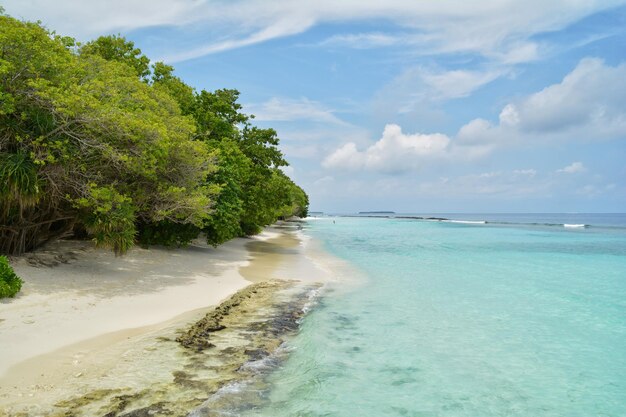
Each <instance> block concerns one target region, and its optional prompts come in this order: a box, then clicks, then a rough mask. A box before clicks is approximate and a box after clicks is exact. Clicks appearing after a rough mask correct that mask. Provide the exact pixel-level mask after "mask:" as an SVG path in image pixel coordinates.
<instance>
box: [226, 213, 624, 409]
mask: <svg viewBox="0 0 626 417" xmlns="http://www.w3.org/2000/svg"><path fill="white" fill-rule="evenodd" d="M403 217H440V218H446V219H449V220H452V221H429V220H419V219H415V218H358V217H332V218H331V217H326V218H319V219H310V220H308V221H307V223H306V226H305V227H304V230H303V231H302V233H303V234H304V235H305V236H309V237H311V238H312V239H314V240H315V241H316V242H320V244H321V245H322V246H323V248H324V249H325V250H326V251H328V252H329V253H332V254H333V255H334V256H337V257H339V258H341V259H343V260H344V261H345V262H347V263H348V264H349V265H350V266H351V268H353V269H354V271H355V275H358V277H359V278H358V282H356V283H354V282H351V283H350V284H345V285H344V284H342V282H336V283H334V284H331V285H329V287H328V288H327V289H326V291H324V294H323V296H322V297H321V298H320V299H319V301H318V304H317V305H316V306H315V308H313V309H312V311H311V312H310V313H309V314H308V315H307V316H306V317H305V318H304V319H303V321H302V323H301V328H300V330H299V332H298V334H297V335H296V336H295V337H294V338H293V339H290V340H289V341H288V342H287V343H286V346H285V349H286V350H288V351H289V354H288V355H287V359H286V360H284V361H283V362H281V363H280V365H278V366H277V367H276V368H275V370H274V371H273V372H271V373H270V374H269V376H268V377H267V387H269V388H267V389H265V390H264V392H263V393H261V395H262V397H263V402H262V403H260V404H256V405H255V406H254V407H253V408H252V409H249V410H246V411H239V412H238V413H237V415H243V416H248V417H252V416H254V417H261V416H263V417H282V416H285V417H287V416H289V417H295V416H306V417H314V416H315V417H318V416H336V417H344V416H345V417H368V416H372V417H383V416H420V417H426V416H428V417H435V416H437V417H460V416H464V417H481V416H507V417H514V416H520V417H521V416H523V417H535V416H567V417H591V416H615V417H617V416H626V215H624V214H616V215H609V214H607V215H597V214H594V215H585V214H562V215H559V214H537V215H528V214H525V215H511V214H509V215H503V214H492V215H489V214H487V215H477V214H472V215H459V214H449V215H406V216H403Z"/></svg>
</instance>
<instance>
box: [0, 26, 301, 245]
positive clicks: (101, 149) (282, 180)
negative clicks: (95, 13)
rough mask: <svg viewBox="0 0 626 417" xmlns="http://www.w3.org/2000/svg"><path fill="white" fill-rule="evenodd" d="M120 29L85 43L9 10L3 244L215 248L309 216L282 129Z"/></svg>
mask: <svg viewBox="0 0 626 417" xmlns="http://www.w3.org/2000/svg"><path fill="white" fill-rule="evenodd" d="M238 98H239V92H238V91H237V90H228V89H222V90H217V91H215V92H208V91H204V90H203V91H201V92H199V93H197V92H195V91H194V89H193V88H192V87H190V86H189V85H187V84H185V83H184V82H183V81H182V80H181V79H180V78H178V77H176V76H175V75H174V68H173V67H171V66H169V65H166V64H164V63H161V62H156V63H154V64H153V65H152V66H150V60H149V59H148V58H147V57H146V56H145V55H143V54H142V53H141V51H140V50H139V49H138V48H136V47H135V45H134V44H133V42H131V41H128V40H126V39H125V38H123V37H121V36H103V37H100V38H98V39H96V40H94V41H92V42H89V43H87V44H85V45H82V46H81V45H79V44H77V43H76V42H75V41H74V40H73V39H71V38H67V37H62V36H59V35H56V34H55V33H53V32H49V31H48V30H46V29H45V28H43V27H42V26H41V25H40V24H38V23H29V22H22V21H19V20H16V19H13V18H11V17H9V16H6V15H2V14H0V180H1V183H0V242H1V243H0V252H4V253H22V252H24V251H26V250H30V249H32V248H34V247H36V246H37V245H40V244H41V243H43V242H45V241H46V240H49V239H53V238H56V237H59V236H67V235H70V234H71V233H72V232H73V231H84V230H86V231H87V232H88V233H89V234H90V236H91V237H92V238H93V239H94V241H95V242H96V244H98V245H102V246H107V247H110V248H112V249H113V251H114V252H115V253H116V254H122V253H124V252H126V251H127V250H128V249H129V248H130V247H131V246H132V245H133V244H134V242H135V239H136V238H138V239H139V240H140V241H141V242H143V243H146V244H164V245H169V246H180V245H185V244H187V243H188V242H190V241H191V239H193V238H194V237H196V236H197V234H198V232H199V231H200V230H202V231H204V232H205V233H206V234H207V240H208V242H209V243H211V244H214V245H217V244H219V243H222V242H224V241H226V240H228V239H231V238H233V237H235V236H241V235H243V234H250V233H256V232H258V231H259V230H260V228H261V227H263V226H265V225H267V224H270V223H272V222H274V221H275V220H276V219H278V218H280V217H288V216H290V215H294V214H295V215H302V214H303V213H306V206H307V205H308V200H307V197H306V194H304V192H303V191H302V190H301V189H300V188H299V187H297V186H296V185H295V184H294V183H293V182H292V181H291V180H289V179H288V178H287V177H286V176H284V174H282V172H280V171H278V168H279V167H281V166H285V165H287V162H286V161H285V160H284V158H283V155H282V153H281V152H280V150H279V149H278V144H279V140H278V136H277V133H276V131H274V130H273V129H261V128H258V127H255V126H253V125H252V124H251V121H252V120H253V116H250V115H246V114H244V113H243V112H242V106H241V105H240V104H239V103H238V102H237V100H238Z"/></svg>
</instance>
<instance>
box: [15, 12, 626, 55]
mask: <svg viewBox="0 0 626 417" xmlns="http://www.w3.org/2000/svg"><path fill="white" fill-rule="evenodd" d="M3 3H4V6H5V8H6V9H7V12H8V13H11V14H12V15H14V16H17V17H23V18H27V19H31V20H38V19H41V20H43V21H44V22H45V23H46V24H48V25H50V27H52V28H54V29H56V30H58V31H59V32H61V33H63V34H70V35H72V36H77V37H79V38H80V39H83V40H84V39H86V38H90V37H93V36H94V35H98V34H101V33H113V32H117V31H131V30H134V29H141V28H146V27H154V26H172V27H181V26H185V25H190V24H193V25H194V27H195V29H196V31H197V30H200V28H208V29H207V30H214V32H212V33H213V34H214V35H215V36H211V38H210V40H207V42H206V44H205V45H203V46H201V47H197V48H191V49H190V50H188V51H184V52H182V53H176V54H174V55H171V56H170V59H171V60H172V61H180V60H185V59H191V58H194V57H198V56H202V55H205V54H210V53H215V52H219V51H223V50H226V49H232V48H238V47H241V46H245V45H251V44H254V43H259V42H264V41H267V40H271V39H276V38H280V37H284V36H290V35H294V34H297V33H301V32H304V31H306V30H308V29H309V28H311V27H312V26H314V25H317V24H323V23H337V22H358V21H371V20H374V19H375V20H386V21H389V22H392V23H395V24H396V25H397V26H400V27H402V28H403V30H404V31H406V32H407V33H408V34H410V36H411V39H410V42H411V44H412V45H413V47H414V50H416V51H423V53H426V54H432V53H454V52H471V53H478V54H481V55H484V56H491V57H495V58H498V57H500V59H501V60H502V61H503V62H519V61H524V60H528V59H533V58H534V57H535V55H536V51H535V50H534V49H535V46H533V44H532V43H530V42H529V41H528V39H529V38H530V37H531V36H532V35H535V34H537V33H542V32H547V31H555V30H559V29H562V28H564V27H566V26H567V25H569V24H571V23H573V22H575V21H577V20H579V19H581V18H583V17H585V16H588V15H590V14H593V13H595V12H598V11H602V10H606V9H608V8H611V7H614V6H616V5H619V4H623V3H624V1H623V0H602V1H600V0H553V1H544V0H527V1H525V2H520V1H518V0H501V1H497V2H494V1H487V0H482V1H472V2H468V1H461V0H439V1H407V0H388V1H386V2H381V1H379V0H342V1H336V0H300V1H294V0H274V1H271V2H270V1H267V0H245V1H244V0H231V1H219V2H218V1H204V0H150V1H148V0H131V1H129V0H92V1H83V0H57V1H54V2H51V1H48V0H5V1H4V2H3ZM344 41H348V42H352V43H353V44H354V45H360V44H362V43H363V42H369V43H370V44H372V43H373V44H376V43H378V44H380V43H385V42H387V43H389V42H392V41H391V40H390V39H389V38H387V39H385V38H384V37H380V36H379V37H376V36H372V35H361V36H360V39H359V35H358V34H357V35H352V40H350V35H344Z"/></svg>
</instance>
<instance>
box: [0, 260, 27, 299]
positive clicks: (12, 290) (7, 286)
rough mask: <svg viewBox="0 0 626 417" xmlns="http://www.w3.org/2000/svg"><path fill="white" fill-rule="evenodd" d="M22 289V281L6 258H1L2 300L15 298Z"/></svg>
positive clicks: (0, 282) (0, 295)
mask: <svg viewBox="0 0 626 417" xmlns="http://www.w3.org/2000/svg"><path fill="white" fill-rule="evenodd" d="M21 288H22V279H21V278H20V277H18V276H17V275H16V274H15V271H13V268H11V265H9V260H8V259H7V258H6V256H0V298H4V297H13V296H15V294H17V293H18V292H19V291H20V289H21Z"/></svg>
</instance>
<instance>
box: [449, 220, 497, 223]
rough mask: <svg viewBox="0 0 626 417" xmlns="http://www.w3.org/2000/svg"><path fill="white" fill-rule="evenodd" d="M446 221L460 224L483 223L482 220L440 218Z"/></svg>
mask: <svg viewBox="0 0 626 417" xmlns="http://www.w3.org/2000/svg"><path fill="white" fill-rule="evenodd" d="M442 221H443V222H446V223H460V224H485V223H487V222H486V221H484V220H442Z"/></svg>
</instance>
